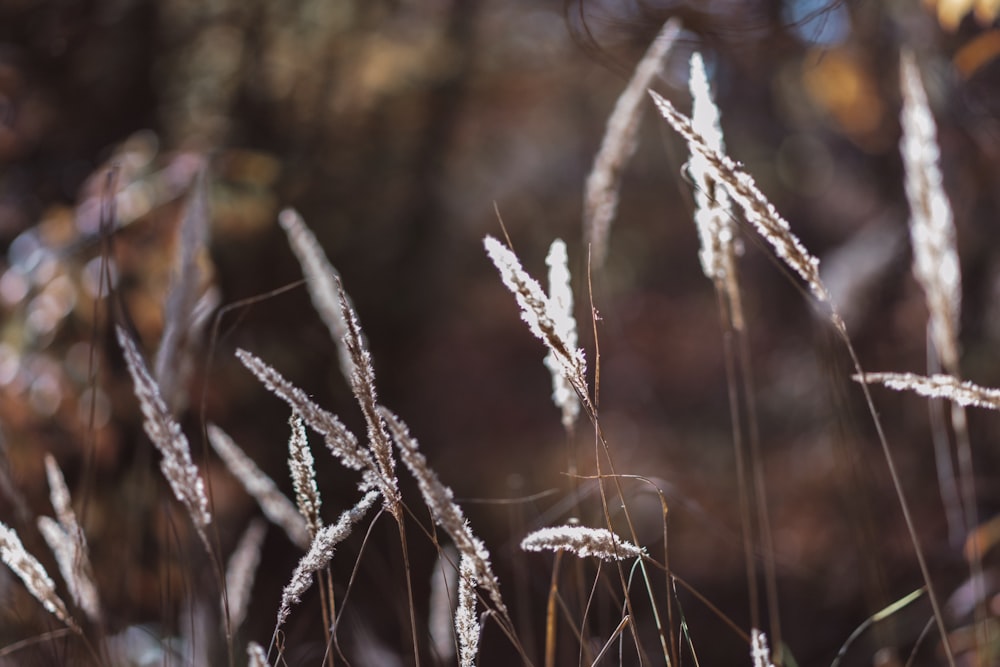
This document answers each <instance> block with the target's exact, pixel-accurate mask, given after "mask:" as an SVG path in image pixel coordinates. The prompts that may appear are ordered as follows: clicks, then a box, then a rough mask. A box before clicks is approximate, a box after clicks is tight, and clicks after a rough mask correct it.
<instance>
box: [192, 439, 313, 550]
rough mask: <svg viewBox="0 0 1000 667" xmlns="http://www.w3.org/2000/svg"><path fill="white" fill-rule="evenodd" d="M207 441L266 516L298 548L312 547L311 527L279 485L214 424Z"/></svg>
mask: <svg viewBox="0 0 1000 667" xmlns="http://www.w3.org/2000/svg"><path fill="white" fill-rule="evenodd" d="M208 441H209V442H210V443H211V444H212V448H213V449H215V452H216V453H217V454H218V455H219V458H221V459H222V461H223V463H225V464H226V467H227V468H228V469H229V472H231V473H232V474H233V476H234V477H236V479H238V480H239V481H240V484H242V485H243V488H244V489H246V492H247V493H248V494H250V496H251V497H252V498H253V499H254V500H256V501H257V504H258V505H260V509H261V511H262V512H263V513H264V516H266V517H267V518H268V520H269V521H271V523H273V524H274V525H276V526H278V527H279V528H281V529H282V530H283V531H285V534H287V535H288V539H290V540H291V541H292V542H293V543H294V544H295V545H296V546H298V547H300V548H301V549H303V550H307V549H308V548H309V544H310V543H311V542H312V538H311V536H310V534H309V526H308V525H306V520H305V519H304V518H303V517H302V514H300V513H299V510H298V509H297V508H296V507H295V504H294V503H293V502H292V501H291V500H289V499H288V497H287V496H285V494H283V493H282V492H281V491H280V490H279V489H278V486H277V484H275V483H274V480H272V479H271V478H270V477H268V476H267V475H266V474H265V473H264V471H263V470H261V469H260V468H258V467H257V464H256V463H254V462H253V459H251V458H250V457H249V456H247V455H246V453H245V452H244V451H243V450H242V449H240V448H239V446H238V445H237V444H236V443H235V442H233V439H232V438H230V437H229V435H228V434H227V433H226V432H225V431H223V430H222V429H221V428H219V427H218V426H216V425H215V424H209V425H208Z"/></svg>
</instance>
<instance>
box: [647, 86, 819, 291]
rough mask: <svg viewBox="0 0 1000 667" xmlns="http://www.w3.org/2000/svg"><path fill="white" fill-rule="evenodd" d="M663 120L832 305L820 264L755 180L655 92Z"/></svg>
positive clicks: (781, 254)
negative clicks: (711, 144) (716, 148)
mask: <svg viewBox="0 0 1000 667" xmlns="http://www.w3.org/2000/svg"><path fill="white" fill-rule="evenodd" d="M649 94H650V95H651V96H652V98H653V102H655V103H656V107H657V108H658V109H659V110H660V113H661V114H662V115H663V117H664V118H665V119H666V120H667V122H668V123H670V125H671V126H673V128H674V129H675V130H676V131H677V133H678V134H680V135H681V136H682V137H684V139H685V140H686V141H687V142H688V146H689V147H690V148H691V152H692V153H696V154H698V155H700V156H702V157H703V158H704V160H705V163H704V164H705V166H706V168H707V171H708V173H709V175H710V176H711V178H712V179H713V180H714V181H715V182H716V183H718V184H719V185H721V186H722V187H724V188H725V189H726V192H728V193H729V196H730V197H732V199H733V201H735V202H736V203H737V204H738V205H739V206H740V208H741V209H743V213H744V215H745V216H746V219H747V221H748V222H750V223H751V224H752V225H753V226H754V227H755V228H756V229H757V232H758V233H759V234H760V235H761V237H763V239H764V240H765V241H767V242H768V243H769V244H770V245H771V247H772V248H774V251H775V253H776V254H777V255H778V257H779V258H781V260H782V261H783V262H785V264H787V265H788V266H789V267H790V268H791V269H792V270H794V271H795V272H796V273H798V274H799V275H800V276H801V277H802V279H803V280H805V281H806V284H807V285H808V286H809V289H810V291H811V292H812V293H813V296H815V297H816V298H817V299H818V300H819V301H821V302H823V303H830V294H829V293H828V292H827V290H826V287H824V285H823V281H822V280H820V275H819V260H818V259H817V258H816V257H814V256H813V255H812V254H811V253H810V252H809V251H808V250H806V247H805V246H804V245H803V244H802V241H800V240H799V238H798V237H797V236H795V234H793V233H792V230H791V227H790V226H789V224H788V221H787V220H785V219H784V218H783V217H781V214H780V213H778V210H777V209H776V208H774V205H773V204H771V202H770V201H768V199H767V197H765V196H764V194H763V193H762V192H761V191H760V190H759V189H758V188H757V184H756V183H754V180H753V177H752V176H750V174H748V173H747V172H746V171H744V169H743V168H742V167H741V166H740V165H739V164H737V163H736V162H734V161H733V160H731V159H730V158H729V157H728V156H726V155H724V154H723V153H721V152H719V151H718V150H715V149H713V148H711V147H710V145H709V143H708V141H707V140H706V139H705V137H704V136H702V135H701V134H700V133H699V132H698V131H697V130H695V128H694V126H693V125H692V122H691V119H690V118H688V117H687V116H685V115H684V114H682V113H681V112H679V111H678V110H677V109H675V108H674V105H673V104H671V103H670V102H668V101H667V100H666V99H664V98H663V97H661V96H660V95H659V94H657V93H656V92H654V91H652V90H651V91H649Z"/></svg>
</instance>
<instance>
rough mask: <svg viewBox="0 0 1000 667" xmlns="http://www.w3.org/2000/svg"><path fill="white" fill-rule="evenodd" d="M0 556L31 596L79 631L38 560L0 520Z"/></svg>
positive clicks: (11, 529) (48, 610)
mask: <svg viewBox="0 0 1000 667" xmlns="http://www.w3.org/2000/svg"><path fill="white" fill-rule="evenodd" d="M0 559H2V560H3V562H4V563H6V564H7V567H9V568H10V569H11V571H12V572H13V573H14V574H16V575H17V576H18V578H20V579H21V581H22V582H24V585H25V586H26V587H27V589H28V592H29V593H31V596H32V597H34V598H35V599H36V600H38V601H39V602H40V603H41V604H42V606H43V607H45V610H46V611H47V612H49V613H50V614H52V615H54V616H55V617H56V618H58V619H59V620H60V621H62V622H63V623H65V624H66V625H67V626H69V627H70V628H71V629H73V630H74V631H75V632H80V628H79V626H78V625H77V624H76V622H75V621H74V620H73V619H72V618H70V615H69V612H68V611H67V610H66V604H65V603H64V602H63V601H62V599H61V598H60V597H59V596H58V595H56V585H55V583H54V582H53V581H52V579H51V578H50V577H49V575H48V573H47V572H46V571H45V568H44V567H42V564H41V563H39V562H38V559H36V558H35V557H34V556H32V555H31V554H29V553H28V552H27V550H25V548H24V545H23V544H21V538H19V537H18V536H17V533H16V532H15V531H14V529H13V528H10V527H8V526H7V525H6V524H4V523H0Z"/></svg>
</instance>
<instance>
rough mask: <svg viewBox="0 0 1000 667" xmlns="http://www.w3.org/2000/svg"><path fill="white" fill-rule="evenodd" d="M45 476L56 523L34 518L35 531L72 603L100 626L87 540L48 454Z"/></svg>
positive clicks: (99, 606) (43, 518)
mask: <svg viewBox="0 0 1000 667" xmlns="http://www.w3.org/2000/svg"><path fill="white" fill-rule="evenodd" d="M45 472H46V475H47V477H48V480H49V498H50V500H51V502H52V508H53V509H54V510H55V513H56V517H57V519H58V521H55V520H53V519H50V518H49V517H46V516H41V517H38V529H39V531H41V533H42V537H43V538H44V539H45V542H46V544H48V545H49V548H50V549H51V550H52V553H53V555H54V556H55V557H56V563H57V564H58V566H59V572H60V574H62V577H63V580H64V581H65V582H66V587H67V588H68V589H69V594H70V597H71V598H73V602H74V603H75V604H76V605H77V606H78V607H79V608H80V609H82V610H83V612H84V613H85V614H86V615H87V618H89V619H90V620H91V621H92V622H94V623H100V621H101V604H100V599H99V597H98V594H97V584H96V583H95V582H94V572H93V568H92V566H91V564H90V555H89V550H88V549H87V538H86V536H85V535H84V534H83V529H82V528H80V524H79V523H78V522H77V520H76V513H75V512H74V511H73V507H72V505H71V504H70V496H69V489H68V488H67V487H66V480H65V478H63V474H62V471H61V470H60V469H59V465H58V464H57V463H56V460H55V459H54V458H52V456H51V455H49V454H46V455H45Z"/></svg>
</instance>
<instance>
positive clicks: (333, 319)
mask: <svg viewBox="0 0 1000 667" xmlns="http://www.w3.org/2000/svg"><path fill="white" fill-rule="evenodd" d="M278 223H279V224H280V225H281V228H282V229H284V230H285V234H287V236H288V242H289V244H290V245H291V247H292V252H294V253H295V256H296V257H297V258H298V260H299V265H300V266H301V267H302V275H303V276H305V279H306V287H307V288H308V289H309V297H310V298H311V299H312V303H313V307H314V308H315V309H316V312H317V313H318V314H319V316H320V319H321V320H323V323H324V324H326V327H327V329H329V330H330V337H331V338H333V342H334V343H335V344H336V346H337V354H338V356H339V358H340V370H341V371H342V372H343V374H344V377H345V378H347V381H348V382H351V374H352V373H353V372H354V362H353V360H352V359H351V355H350V354H349V353H348V351H347V347H346V346H345V345H344V339H345V337H346V336H347V322H346V321H345V320H344V313H343V310H342V309H341V307H340V298H339V296H338V289H337V284H336V283H337V281H339V280H340V274H339V273H338V272H337V270H336V269H335V268H333V265H332V264H331V263H330V260H329V259H327V256H326V253H324V252H323V248H322V246H320V244H319V241H317V240H316V236H315V234H313V233H312V231H311V230H310V229H309V227H308V226H307V225H306V223H305V221H304V220H303V219H302V216H300V215H299V214H298V213H297V212H296V211H294V210H293V209H290V208H286V209H285V210H283V211H282V212H281V214H280V215H279V216H278Z"/></svg>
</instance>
